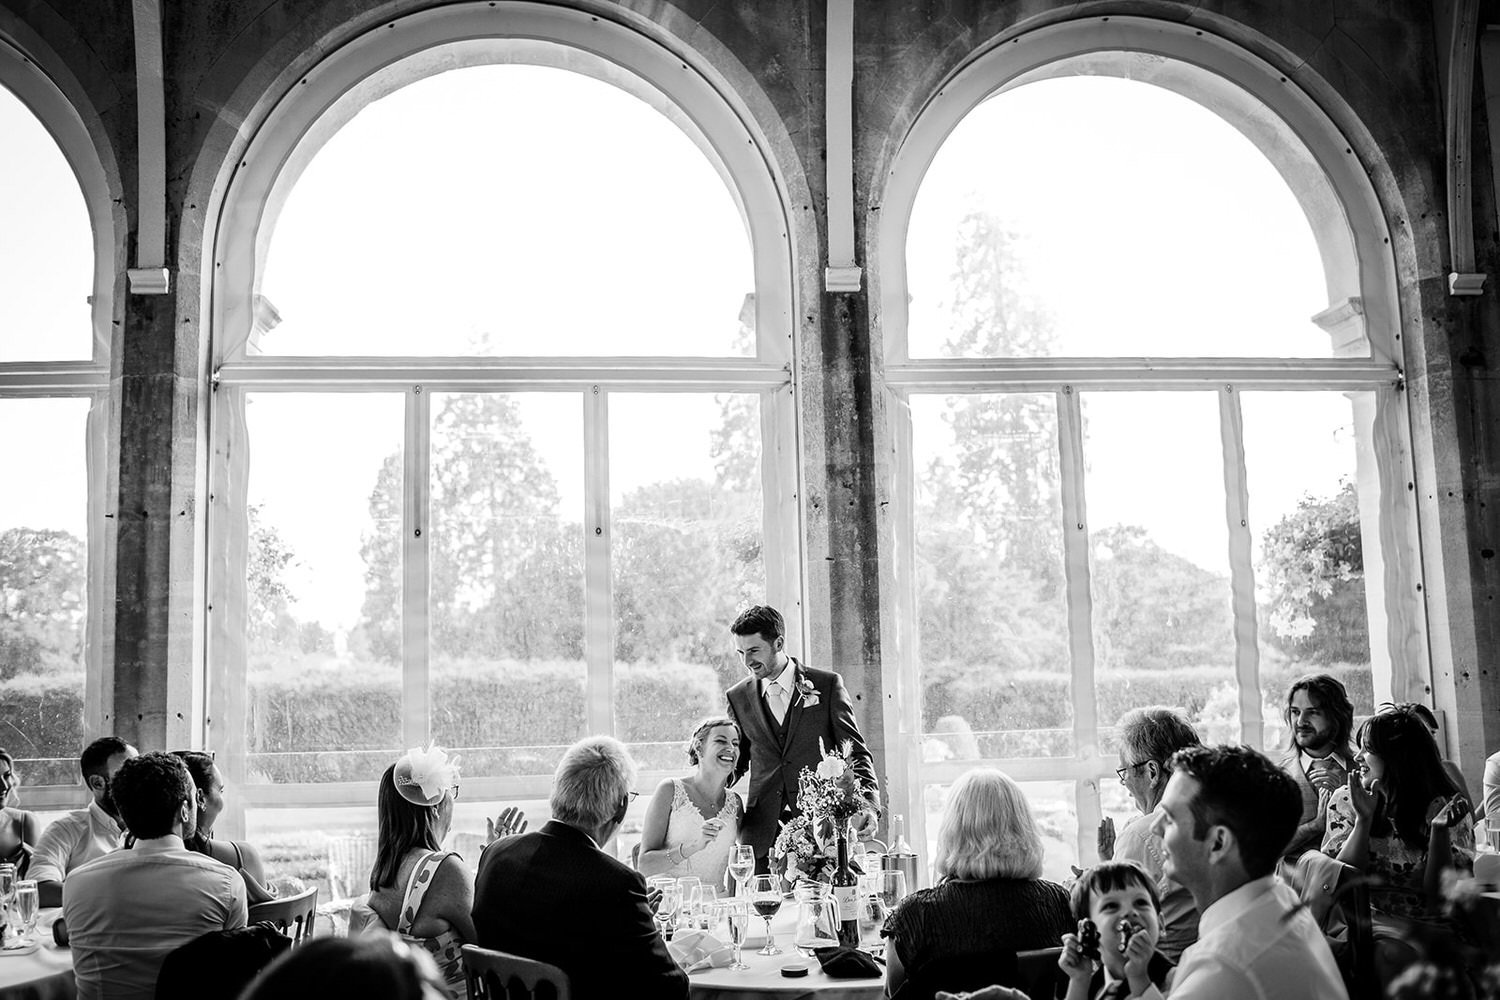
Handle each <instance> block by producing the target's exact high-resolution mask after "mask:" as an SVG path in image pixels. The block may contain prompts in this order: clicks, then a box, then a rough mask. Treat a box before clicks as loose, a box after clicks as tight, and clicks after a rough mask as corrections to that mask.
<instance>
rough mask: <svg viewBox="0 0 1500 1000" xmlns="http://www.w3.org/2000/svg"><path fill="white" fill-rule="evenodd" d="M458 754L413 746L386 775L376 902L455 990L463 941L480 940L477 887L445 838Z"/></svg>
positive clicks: (373, 875) (373, 892)
mask: <svg viewBox="0 0 1500 1000" xmlns="http://www.w3.org/2000/svg"><path fill="white" fill-rule="evenodd" d="M458 778H459V775H458V758H457V757H451V758H450V757H449V756H448V754H447V752H446V751H445V750H443V748H442V747H438V746H428V747H427V748H426V749H425V750H424V749H421V748H418V747H413V748H412V749H410V750H408V751H407V752H406V753H405V754H404V755H402V757H401V759H400V760H398V761H396V763H394V764H392V765H391V766H390V767H388V768H386V769H385V774H383V775H381V776H380V799H379V809H380V817H379V818H380V831H379V837H378V840H377V844H376V849H375V850H376V853H375V868H374V869H373V870H372V871H371V872H370V901H369V906H370V909H372V910H374V911H375V915H376V916H378V917H379V918H380V921H381V923H383V924H384V925H385V926H386V928H388V929H390V930H393V931H395V932H396V933H398V934H400V935H401V936H402V937H403V938H405V939H406V940H407V941H408V943H410V944H412V945H413V946H415V947H420V948H425V949H426V950H427V951H429V952H431V953H432V957H433V960H434V961H435V962H436V964H437V966H438V971H439V972H440V973H441V974H442V977H443V980H444V982H446V983H447V989H448V992H449V995H450V996H455V997H458V996H463V995H464V993H465V989H466V988H465V985H464V968H463V952H462V948H463V946H464V945H465V944H468V943H472V942H474V941H475V935H474V921H473V919H472V918H471V917H470V915H469V911H470V908H471V907H472V906H473V904H474V887H473V885H472V883H471V882H470V881H469V874H468V872H466V871H465V870H464V866H463V860H462V859H461V858H460V857H459V856H458V855H457V854H455V853H453V852H451V851H444V850H442V848H441V847H439V846H438V845H440V844H441V843H442V842H443V838H444V837H446V836H447V835H448V828H449V826H451V825H452V823H453V802H454V800H455V799H457V798H458Z"/></svg>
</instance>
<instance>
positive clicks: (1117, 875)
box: [1057, 861, 1173, 1000]
mask: <svg viewBox="0 0 1500 1000" xmlns="http://www.w3.org/2000/svg"><path fill="white" fill-rule="evenodd" d="M1070 901H1071V904H1072V907H1073V918H1074V919H1075V920H1078V921H1080V922H1082V921H1084V920H1088V921H1091V922H1092V923H1093V925H1094V929H1095V930H1096V931H1097V932H1098V937H1097V938H1096V939H1095V940H1094V942H1093V947H1094V948H1095V949H1097V950H1098V953H1099V954H1098V957H1097V958H1093V957H1090V956H1089V955H1088V954H1086V953H1085V952H1084V951H1083V949H1082V944H1081V941H1080V939H1079V936H1078V935H1077V934H1064V935H1063V938H1062V943H1063V950H1062V954H1061V955H1060V956H1058V960H1057V964H1058V967H1059V968H1061V969H1062V970H1063V972H1065V973H1067V976H1068V992H1067V998H1066V1000H1121V998H1124V997H1128V996H1132V995H1136V994H1140V993H1144V992H1145V991H1146V988H1147V987H1149V986H1151V985H1153V984H1154V985H1155V986H1157V987H1158V988H1161V987H1164V986H1165V984H1166V982H1167V977H1168V975H1169V974H1170V973H1171V971H1172V968H1173V966H1172V963H1171V961H1170V960H1169V959H1168V958H1167V957H1166V956H1165V955H1163V954H1162V953H1161V946H1160V941H1159V937H1160V933H1161V897H1160V896H1158V895H1157V894H1156V880H1155V879H1154V878H1152V877H1151V876H1150V875H1147V874H1146V870H1145V869H1144V868H1142V867H1141V866H1140V865H1138V864H1136V863H1135V862H1133V861H1106V862H1104V863H1103V864H1101V865H1096V866H1095V867H1093V868H1090V869H1089V870H1088V871H1086V872H1084V873H1083V874H1082V875H1080V876H1079V877H1078V881H1076V882H1074V883H1073V891H1072V893H1071V894H1070ZM1096 965H1097V968H1096Z"/></svg>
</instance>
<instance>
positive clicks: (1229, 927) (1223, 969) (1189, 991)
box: [1141, 875, 1349, 1000]
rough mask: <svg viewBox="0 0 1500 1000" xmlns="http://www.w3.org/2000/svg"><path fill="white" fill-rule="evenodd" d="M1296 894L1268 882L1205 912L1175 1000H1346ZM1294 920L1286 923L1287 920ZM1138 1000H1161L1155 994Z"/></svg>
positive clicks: (1180, 971) (1185, 956) (1250, 885)
mask: <svg viewBox="0 0 1500 1000" xmlns="http://www.w3.org/2000/svg"><path fill="white" fill-rule="evenodd" d="M1296 907H1297V894H1296V893H1294V892H1292V890H1291V889H1289V888H1287V887H1286V886H1285V885H1283V884H1281V883H1279V882H1277V881H1276V878H1275V877H1274V876H1271V875H1267V876H1266V877H1265V878H1258V879H1255V880H1253V881H1250V882H1246V883H1245V884H1244V885H1242V886H1240V887H1239V888H1238V889H1235V890H1234V891H1233V892H1230V893H1228V894H1226V895H1224V896H1222V897H1220V898H1219V899H1217V900H1215V901H1214V903H1213V905H1211V906H1209V908H1208V909H1206V910H1204V911H1203V915H1202V917H1201V918H1200V919H1199V921H1198V941H1197V943H1196V944H1194V945H1192V947H1190V948H1188V950H1187V951H1185V952H1183V953H1182V963H1181V964H1180V965H1178V966H1177V973H1176V975H1175V977H1174V978H1173V980H1172V988H1171V990H1170V992H1169V993H1168V996H1170V997H1171V998H1172V1000H1349V993H1348V991H1347V990H1345V989H1344V981H1343V980H1342V979H1341V978H1339V970H1338V966H1337V965H1335V964H1334V961H1333V952H1331V951H1329V950H1328V942H1327V941H1326V940H1324V938H1323V932H1322V931H1320V930H1319V929H1318V925H1317V924H1316V923H1314V922H1313V918H1312V917H1311V916H1310V915H1309V914H1308V912H1307V911H1306V910H1305V909H1301V910H1296V912H1295V913H1292V911H1293V910H1294V909H1296ZM1289 913H1291V914H1292V915H1291V916H1290V917H1288V916H1287V914H1289ZM1141 996H1143V997H1146V998H1148V1000H1161V996H1162V994H1161V991H1160V990H1158V989H1157V988H1156V987H1155V986H1152V987H1151V988H1150V989H1148V990H1147V991H1146V992H1145V993H1143V994H1141Z"/></svg>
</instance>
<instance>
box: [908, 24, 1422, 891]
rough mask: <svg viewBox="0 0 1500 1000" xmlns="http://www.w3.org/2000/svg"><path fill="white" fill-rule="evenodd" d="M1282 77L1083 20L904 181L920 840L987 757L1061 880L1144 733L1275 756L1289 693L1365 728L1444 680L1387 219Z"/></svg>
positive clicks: (1184, 36) (1004, 67) (912, 658)
mask: <svg viewBox="0 0 1500 1000" xmlns="http://www.w3.org/2000/svg"><path fill="white" fill-rule="evenodd" d="M1288 87H1289V85H1288V84H1287V83H1286V82H1285V81H1284V80H1280V79H1278V78H1277V76H1276V75H1275V74H1274V73H1272V72H1271V71H1270V70H1269V69H1268V68H1267V67H1264V66H1262V65H1261V64H1259V63H1258V62H1256V61H1255V60H1253V59H1252V58H1251V57H1249V56H1247V55H1245V54H1244V53H1242V52H1240V51H1238V50H1236V49H1234V48H1232V47H1231V46H1229V45H1227V44H1224V43H1219V42H1216V41H1213V40H1209V39H1206V38H1204V37H1202V33H1201V32H1196V33H1195V32H1194V31H1193V30H1190V29H1180V28H1178V27H1175V26H1169V25H1161V24H1155V23H1152V22H1147V21H1143V20H1135V19H1130V18H1124V19H1119V18H1115V19H1102V20H1092V21H1090V22H1088V23H1081V22H1080V23H1076V24H1071V25H1065V26H1061V27H1059V28H1054V29H1046V30H1042V31H1038V32H1035V33H1034V34H1029V35H1023V36H1021V37H1020V38H1019V39H1018V40H1017V41H1015V42H1013V43H1010V44H1007V45H1005V46H1003V47H1001V48H999V49H996V50H995V51H994V52H992V53H991V54H990V55H988V56H986V57H983V58H981V59H979V60H977V61H976V62H975V63H974V64H972V65H970V66H969V67H967V68H966V69H965V70H963V71H962V72H960V73H959V74H957V75H956V76H955V78H954V80H952V81H950V82H949V84H948V85H947V86H945V88H944V90H943V93H942V95H941V97H939V98H938V99H936V100H935V101H934V102H933V103H932V104H931V105H930V106H929V108H928V109H927V111H926V112H925V114H924V116H923V119H921V120H919V122H918V123H917V125H916V126H915V127H914V129H913V131H912V134H911V136H910V137H909V139H908V142H907V146H906V148H904V149H903V151H902V153H901V154H900V156H899V157H898V159H897V163H896V166H895V169H894V170H893V172H892V179H891V189H890V191H889V192H888V195H887V197H886V199H885V202H884V210H885V212H884V213H883V214H890V215H891V216H893V218H888V219H887V220H885V223H884V228H883V229H882V233H881V247H882V251H883V258H882V263H881V266H880V267H879V281H880V282H881V288H880V296H881V302H882V307H883V322H884V333H885V337H886V353H887V358H888V359H889V363H888V366H887V371H886V379H887V383H888V385H889V386H890V391H891V394H892V400H891V401H892V405H891V407H890V412H891V414H892V419H893V421H894V424H895V426H894V434H893V440H894V441H896V442H897V444H898V447H897V456H896V457H897V461H896V462H895V463H894V469H895V470H896V481H895V483H894V488H895V492H896V495H897V496H898V497H901V498H902V499H903V500H904V503H903V505H902V518H901V520H900V530H898V531H897V532H896V533H895V542H894V544H895V547H896V559H895V564H896V565H897V566H898V567H900V568H901V569H900V571H899V572H898V581H897V583H898V592H899V594H898V602H899V603H898V606H899V607H901V608H902V609H904V611H903V612H902V614H903V620H904V624H906V625H908V626H909V627H907V628H903V629H901V630H900V634H901V636H902V637H903V642H902V646H901V650H900V664H899V672H898V676H897V679H896V680H897V684H898V686H899V689H900V690H901V691H902V695H903V698H902V706H901V710H900V712H899V713H898V716H897V717H896V718H893V719H890V720H888V722H887V727H888V729H887V732H888V739H889V740H890V745H891V746H893V747H895V748H896V749H895V751H894V756H896V757H897V758H898V760H897V762H896V763H895V765H894V766H893V768H892V770H900V771H904V772H906V773H915V774H917V775H919V779H918V783H917V786H916V787H913V788H911V789H909V790H908V798H909V800H910V805H909V807H908V808H910V809H911V810H912V811H913V812H914V813H915V814H916V817H917V820H916V825H918V826H919V827H920V826H923V825H925V827H926V829H925V834H926V836H928V837H931V836H932V835H934V833H935V828H934V825H933V822H932V820H933V819H934V818H935V816H936V815H937V813H938V812H939V811H940V809H941V803H942V797H943V793H944V790H945V788H946V786H947V785H948V784H949V783H951V781H952V780H953V779H954V778H955V777H956V776H957V775H958V774H960V773H962V772H963V771H964V770H967V769H968V768H970V767H973V766H976V765H981V764H983V765H989V766H998V767H1001V768H1003V769H1004V770H1006V771H1007V772H1008V773H1010V774H1011V775H1012V776H1014V777H1016V778H1017V779H1018V780H1020V781H1021V782H1022V783H1023V786H1024V787H1026V788H1027V790H1028V794H1029V795H1030V797H1031V799H1032V802H1033V805H1034V806H1035V807H1036V809H1037V812H1038V816H1039V821H1040V822H1041V824H1042V826H1043V828H1044V831H1045V832H1046V834H1047V842H1048V849H1049V850H1048V859H1049V860H1048V870H1049V874H1051V875H1053V876H1063V875H1065V874H1066V872H1067V865H1068V864H1077V863H1086V862H1088V861H1089V860H1091V859H1092V857H1093V844H1094V828H1095V827H1096V825H1097V823H1098V821H1099V818H1100V816H1101V815H1114V816H1115V817H1116V820H1117V823H1118V822H1123V821H1124V820H1125V819H1126V818H1127V817H1128V816H1129V815H1131V814H1132V813H1133V806H1132V805H1131V803H1130V801H1129V798H1128V796H1127V795H1126V794H1125V792H1124V789H1123V788H1122V787H1121V784H1120V782H1119V781H1117V779H1116V777H1115V775H1114V774H1113V773H1112V772H1113V769H1114V768H1115V766H1116V765H1117V764H1118V756H1117V751H1118V744H1117V743H1116V739H1115V731H1114V725H1115V722H1116V720H1117V719H1118V718H1119V717H1120V715H1121V714H1122V713H1123V712H1124V711H1126V710H1127V709H1129V708H1132V707H1138V706H1143V705H1152V704H1164V705H1169V706H1173V707H1176V708H1179V709H1181V710H1183V711H1184V712H1186V713H1187V714H1188V715H1189V716H1190V717H1191V718H1192V719H1193V721H1194V723H1195V724H1196V726H1197V727H1198V728H1199V730H1200V732H1201V733H1202V734H1203V736H1204V737H1205V739H1211V740H1217V741H1225V740H1232V741H1239V740H1244V741H1246V742H1249V743H1252V744H1254V745H1257V746H1263V747H1265V748H1266V749H1267V750H1268V751H1271V752H1273V753H1274V752H1279V751H1280V750H1282V749H1284V748H1285V746H1286V739H1287V734H1286V733H1285V731H1284V728H1283V727H1282V724H1281V706H1282V703H1283V699H1284V692H1285V690H1286V688H1287V686H1288V685H1289V683H1290V681H1291V679H1292V678H1294V677H1296V676H1297V675H1299V674H1301V673H1304V672H1308V671H1311V670H1326V671H1328V672H1331V673H1334V674H1335V675H1337V676H1339V677H1341V678H1342V679H1343V680H1344V682H1345V684H1346V686H1347V687H1348V688H1349V690H1350V692H1351V695H1352V697H1353V699H1354V702H1355V707H1356V711H1357V712H1360V713H1362V714H1363V713H1368V712H1370V711H1371V710H1372V707H1373V705H1374V704H1375V703H1376V702H1379V701H1383V700H1386V699H1388V698H1390V697H1391V693H1392V692H1393V691H1405V690H1408V686H1407V685H1408V683H1409V682H1410V681H1411V679H1412V678H1418V679H1419V681H1420V678H1422V677H1425V675H1426V666H1425V643H1424V641H1423V625H1422V616H1421V607H1420V602H1419V600H1418V599H1417V598H1418V596H1419V595H1418V594H1417V588H1415V587H1414V586H1412V584H1414V583H1415V581H1414V580H1411V579H1406V576H1407V575H1409V573H1408V572H1407V571H1405V570H1403V567H1405V566H1410V565H1411V564H1412V554H1413V552H1414V545H1412V544H1411V537H1412V532H1413V530H1414V528H1413V526H1414V514H1413V511H1412V509H1411V508H1410V506H1409V501H1408V500H1407V499H1406V495H1405V494H1406V490H1405V488H1404V486H1405V483H1406V482H1407V481H1408V458H1407V455H1406V450H1405V448H1404V445H1403V441H1404V439H1405V433H1406V429H1405V423H1404V419H1405V418H1404V412H1403V404H1402V401H1401V395H1400V387H1399V383H1400V369H1399V366H1398V364H1397V362H1396V359H1397V358H1398V357H1399V355H1400V352H1399V348H1398V346H1397V345H1398V330H1397V328H1396V326H1395V324H1394V323H1393V322H1392V320H1391V317H1392V316H1393V315H1394V306H1393V300H1392V296H1391V282H1390V274H1389V268H1390V264H1389V254H1388V253H1387V252H1386V250H1385V248H1384V246H1383V244H1382V242H1381V239H1382V236H1383V224H1382V223H1381V222H1380V215H1379V212H1378V211H1377V210H1375V209H1374V208H1373V197H1372V195H1371V194H1370V188H1369V185H1368V183H1367V182H1366V181H1365V179H1364V178H1363V177H1362V176H1361V175H1359V174H1358V170H1357V165H1356V164H1354V163H1353V162H1352V159H1351V158H1350V157H1349V155H1348V151H1347V148H1346V146H1345V144H1344V143H1343V141H1342V140H1340V139H1339V138H1338V136H1337V133H1336V132H1335V131H1334V130H1333V128H1332V126H1331V125H1330V124H1329V123H1328V122H1327V121H1326V119H1323V118H1322V117H1321V116H1320V115H1319V114H1318V113H1317V110H1316V108H1314V107H1313V106H1312V104H1311V102H1309V101H1306V100H1305V99H1302V98H1300V97H1298V96H1297V95H1296V94H1295V92H1293V91H1290V90H1289V89H1288ZM1278 91H1279V95H1278V96H1270V95H1272V94H1273V93H1275V92H1278ZM1356 234H1358V235H1356ZM1393 583H1395V584H1396V585H1395V586H1392V584H1393ZM903 764H905V765H906V766H904V767H903V766H902V765H903Z"/></svg>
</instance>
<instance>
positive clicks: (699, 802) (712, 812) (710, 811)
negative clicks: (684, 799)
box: [682, 780, 729, 819]
mask: <svg viewBox="0 0 1500 1000" xmlns="http://www.w3.org/2000/svg"><path fill="white" fill-rule="evenodd" d="M682 787H683V788H685V789H686V790H687V793H688V801H689V802H691V803H692V804H693V808H694V809H696V810H698V812H699V814H700V815H702V814H704V813H707V816H706V818H707V819H713V818H714V817H715V816H717V815H719V813H721V812H723V811H724V801H725V799H727V798H728V797H729V794H728V792H726V791H725V790H724V789H722V788H721V789H719V795H720V796H721V798H720V799H719V804H718V805H714V803H713V800H712V799H709V798H706V797H705V796H704V795H703V793H702V792H700V791H699V790H698V789H697V787H696V786H695V785H694V784H693V782H692V781H691V780H685V781H683V783H682Z"/></svg>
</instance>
